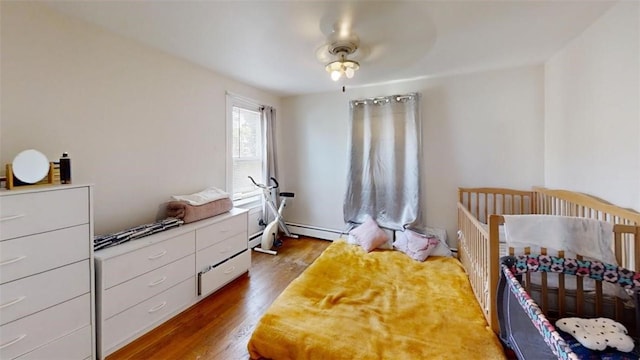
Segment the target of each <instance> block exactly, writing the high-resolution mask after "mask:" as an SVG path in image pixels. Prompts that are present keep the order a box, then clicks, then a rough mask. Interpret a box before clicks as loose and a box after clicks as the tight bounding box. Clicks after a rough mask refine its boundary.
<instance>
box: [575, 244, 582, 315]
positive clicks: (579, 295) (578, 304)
mask: <svg viewBox="0 0 640 360" xmlns="http://www.w3.org/2000/svg"><path fill="white" fill-rule="evenodd" d="M576 258H577V259H578V260H582V256H580V255H578V256H577V257H576ZM582 280H583V279H582V277H581V276H576V315H577V316H582V314H583V313H584V284H583V283H582Z"/></svg>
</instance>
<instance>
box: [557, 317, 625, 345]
mask: <svg viewBox="0 0 640 360" xmlns="http://www.w3.org/2000/svg"><path fill="white" fill-rule="evenodd" d="M556 326H557V327H558V329H560V330H562V331H564V332H566V333H568V334H569V335H571V336H573V337H574V338H575V339H576V340H577V341H578V342H579V343H580V344H582V346H584V347H586V348H587V349H591V350H604V349H605V348H606V347H607V346H610V347H612V348H614V349H617V350H620V351H622V352H629V351H631V350H633V346H634V344H633V339H632V338H631V337H630V336H629V335H627V328H625V327H624V325H622V324H620V323H618V322H616V321H613V320H611V319H607V318H595V319H583V318H577V317H571V318H562V319H558V321H556Z"/></svg>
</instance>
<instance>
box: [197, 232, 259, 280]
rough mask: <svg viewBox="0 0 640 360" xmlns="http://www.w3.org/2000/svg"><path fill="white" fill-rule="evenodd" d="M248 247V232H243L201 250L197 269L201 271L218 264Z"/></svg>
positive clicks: (198, 254) (198, 255)
mask: <svg viewBox="0 0 640 360" xmlns="http://www.w3.org/2000/svg"><path fill="white" fill-rule="evenodd" d="M247 247H248V241H247V233H246V232H243V233H240V234H237V235H235V236H233V237H231V238H228V239H225V240H224V241H222V242H219V243H217V244H215V245H213V246H209V247H208V248H206V249H203V250H200V251H198V253H197V254H196V270H197V271H198V272H200V271H202V270H204V269H205V268H207V267H208V266H213V265H217V264H218V263H220V262H222V261H224V260H226V259H228V258H229V257H231V256H233V255H235V254H237V253H239V252H240V251H242V250H245V249H247Z"/></svg>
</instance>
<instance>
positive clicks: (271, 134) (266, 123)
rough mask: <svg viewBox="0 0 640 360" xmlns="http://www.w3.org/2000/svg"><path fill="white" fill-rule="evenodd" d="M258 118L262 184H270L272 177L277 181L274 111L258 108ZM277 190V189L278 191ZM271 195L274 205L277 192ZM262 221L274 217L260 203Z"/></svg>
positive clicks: (266, 107)
mask: <svg viewBox="0 0 640 360" xmlns="http://www.w3.org/2000/svg"><path fill="white" fill-rule="evenodd" d="M260 116H261V119H262V139H263V140H264V141H263V148H262V154H263V156H262V158H263V164H262V178H263V183H264V184H270V181H271V180H270V179H271V178H272V177H274V178H276V179H278V164H277V162H276V109H274V108H273V107H271V106H262V107H261V108H260ZM278 190H279V189H278ZM271 195H272V196H273V197H274V200H275V201H276V204H278V203H279V202H278V201H277V200H278V191H273V192H272V193H271ZM262 214H263V216H262V220H263V221H264V222H265V223H269V222H271V221H273V219H274V216H273V214H271V212H270V211H269V210H268V208H267V204H266V203H265V202H264V200H263V201H262Z"/></svg>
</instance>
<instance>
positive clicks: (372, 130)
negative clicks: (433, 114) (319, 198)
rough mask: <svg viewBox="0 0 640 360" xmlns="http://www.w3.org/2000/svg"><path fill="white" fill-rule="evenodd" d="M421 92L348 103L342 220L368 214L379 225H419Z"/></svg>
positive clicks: (353, 220) (350, 220)
mask: <svg viewBox="0 0 640 360" xmlns="http://www.w3.org/2000/svg"><path fill="white" fill-rule="evenodd" d="M419 100H420V94H418V93H411V94H407V95H394V96H387V97H382V98H373V99H363V100H354V101H351V102H350V114H351V121H350V134H349V138H350V141H349V156H350V168H349V171H348V183H347V193H346V196H345V200H344V208H343V210H344V221H345V223H347V224H355V223H362V222H363V221H364V217H365V215H370V216H371V217H373V218H374V219H375V220H376V222H378V224H379V225H380V226H383V227H385V228H389V229H395V230H401V229H403V228H408V227H421V224H420V219H421V214H420V152H421V141H420V139H421V125H420V112H419V109H420V107H419Z"/></svg>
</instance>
